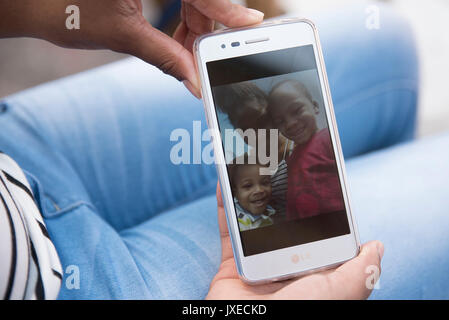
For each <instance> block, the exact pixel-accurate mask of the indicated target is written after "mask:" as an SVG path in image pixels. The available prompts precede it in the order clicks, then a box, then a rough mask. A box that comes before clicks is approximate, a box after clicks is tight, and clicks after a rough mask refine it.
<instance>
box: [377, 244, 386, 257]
mask: <svg viewBox="0 0 449 320" xmlns="http://www.w3.org/2000/svg"><path fill="white" fill-rule="evenodd" d="M376 247H377V253H378V254H379V258H380V259H382V258H383V256H384V245H383V243H382V242H377V245H376Z"/></svg>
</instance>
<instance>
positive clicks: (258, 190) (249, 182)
mask: <svg viewBox="0 0 449 320" xmlns="http://www.w3.org/2000/svg"><path fill="white" fill-rule="evenodd" d="M260 168H261V167H260V166H259V165H257V164H254V165H242V167H241V168H239V170H238V172H237V174H236V177H235V180H236V182H235V185H234V193H235V196H236V197H237V199H238V200H239V203H240V205H241V206H242V207H243V208H244V209H245V210H247V211H249V212H251V213H252V214H254V215H260V214H262V213H264V212H265V210H266V208H267V205H268V202H269V201H270V199H271V178H270V176H268V175H260V173H259V169H260Z"/></svg>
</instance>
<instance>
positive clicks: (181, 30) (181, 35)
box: [173, 21, 189, 46]
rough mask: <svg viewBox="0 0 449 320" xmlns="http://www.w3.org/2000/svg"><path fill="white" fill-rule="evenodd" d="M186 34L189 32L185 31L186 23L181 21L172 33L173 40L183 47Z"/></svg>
mask: <svg viewBox="0 0 449 320" xmlns="http://www.w3.org/2000/svg"><path fill="white" fill-rule="evenodd" d="M188 32H189V30H188V29H187V25H186V23H185V22H184V21H181V22H180V23H179V25H178V26H177V27H176V30H175V32H174V33H173V39H175V40H176V41H177V42H178V43H179V44H180V45H182V46H184V42H185V40H186V37H187V33H188Z"/></svg>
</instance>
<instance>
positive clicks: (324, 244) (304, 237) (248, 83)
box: [194, 19, 360, 287]
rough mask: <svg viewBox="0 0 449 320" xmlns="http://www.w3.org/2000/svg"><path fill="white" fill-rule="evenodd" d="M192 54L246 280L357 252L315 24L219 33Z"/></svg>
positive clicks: (283, 274)
mask: <svg viewBox="0 0 449 320" xmlns="http://www.w3.org/2000/svg"><path fill="white" fill-rule="evenodd" d="M194 53H195V56H196V62H197V66H198V70H199V74H200V78H201V82H202V95H203V102H204V106H205V111H206V119H207V121H208V125H209V127H210V129H211V131H212V135H213V143H214V151H215V158H216V164H217V171H218V174H219V179H220V184H221V188H222V191H223V200H224V207H225V209H226V217H227V223H228V227H229V235H230V239H231V243H232V249H233V253H234V258H235V262H236V270H237V274H238V275H239V277H240V278H241V279H242V280H243V281H245V282H246V283H248V284H261V283H267V282H273V281H279V280H285V279H288V278H293V277H297V276H304V275H307V274H310V273H312V272H317V271H324V270H329V269H331V268H336V267H337V266H339V265H341V264H343V263H345V262H347V261H350V260H351V259H353V258H355V257H357V256H358V253H359V250H360V244H359V238H358V232H357V226H356V223H355V219H354V216H353V213H352V211H351V207H350V201H349V193H348V190H347V183H346V175H345V168H344V159H343V155H342V151H341V146H340V140H339V136H338V130H337V124H336V121H335V115H334V111H333V105H332V99H331V95H330V89H329V85H328V80H327V75H326V69H325V66H324V61H323V56H322V52H321V47H320V42H319V38H318V32H317V30H316V28H315V26H314V25H313V23H312V22H310V21H308V20H305V19H287V20H283V21H278V22H270V23H265V24H261V25H257V26H253V27H249V28H240V29H230V30H224V31H220V32H216V33H213V34H209V35H205V36H202V37H200V38H198V39H197V40H196V42H195V48H194ZM337 274H340V273H337ZM273 287H279V286H278V285H277V284H273Z"/></svg>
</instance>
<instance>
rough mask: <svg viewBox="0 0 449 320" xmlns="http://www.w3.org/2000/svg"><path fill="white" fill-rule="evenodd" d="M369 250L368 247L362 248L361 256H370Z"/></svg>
mask: <svg viewBox="0 0 449 320" xmlns="http://www.w3.org/2000/svg"><path fill="white" fill-rule="evenodd" d="M368 251H369V248H368V246H367V245H364V246H362V250H361V251H360V253H359V255H360V256H367V255H368Z"/></svg>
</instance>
